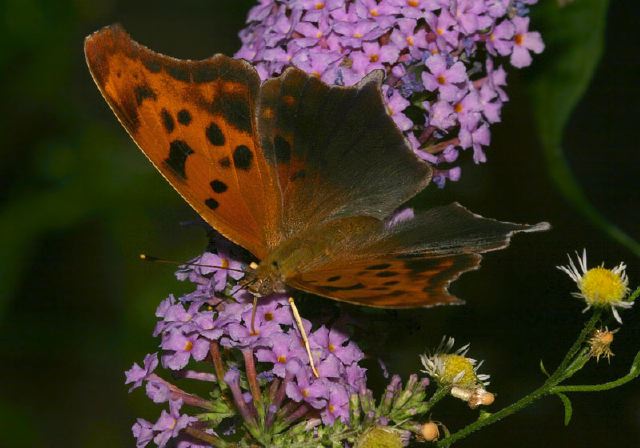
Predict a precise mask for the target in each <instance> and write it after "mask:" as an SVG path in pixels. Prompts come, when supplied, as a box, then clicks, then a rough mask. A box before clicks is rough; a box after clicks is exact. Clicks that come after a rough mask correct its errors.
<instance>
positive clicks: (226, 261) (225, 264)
mask: <svg viewBox="0 0 640 448" xmlns="http://www.w3.org/2000/svg"><path fill="white" fill-rule="evenodd" d="M220 266H222V267H223V268H224V269H227V268H228V267H229V260H227V259H226V258H223V259H222V262H220Z"/></svg>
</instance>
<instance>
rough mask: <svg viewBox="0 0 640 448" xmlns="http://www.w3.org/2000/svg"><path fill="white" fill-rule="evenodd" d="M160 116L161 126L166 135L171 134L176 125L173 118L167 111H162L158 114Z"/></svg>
mask: <svg viewBox="0 0 640 448" xmlns="http://www.w3.org/2000/svg"><path fill="white" fill-rule="evenodd" d="M160 116H161V117H162V124H163V125H164V128H165V129H166V130H167V133H169V134H171V133H172V132H173V130H174V129H175V127H176V124H175V123H174V121H173V117H172V116H171V114H170V113H169V111H168V110H167V109H162V111H161V112H160Z"/></svg>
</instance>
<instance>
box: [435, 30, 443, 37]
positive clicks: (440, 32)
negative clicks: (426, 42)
mask: <svg viewBox="0 0 640 448" xmlns="http://www.w3.org/2000/svg"><path fill="white" fill-rule="evenodd" d="M436 34H437V35H438V36H442V35H443V34H444V29H442V28H436Z"/></svg>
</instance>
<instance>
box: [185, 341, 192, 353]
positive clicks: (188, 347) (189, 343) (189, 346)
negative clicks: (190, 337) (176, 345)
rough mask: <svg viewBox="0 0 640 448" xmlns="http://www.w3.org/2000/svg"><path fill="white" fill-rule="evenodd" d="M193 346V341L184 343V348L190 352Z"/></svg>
mask: <svg viewBox="0 0 640 448" xmlns="http://www.w3.org/2000/svg"><path fill="white" fill-rule="evenodd" d="M192 348H193V342H191V341H187V342H185V343H184V349H183V350H184V351H185V352H190V351H191V349H192Z"/></svg>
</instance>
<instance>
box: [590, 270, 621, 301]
mask: <svg viewBox="0 0 640 448" xmlns="http://www.w3.org/2000/svg"><path fill="white" fill-rule="evenodd" d="M578 287H579V288H580V292H581V293H582V295H583V296H584V299H585V300H586V302H587V303H588V304H589V305H596V306H607V305H610V304H611V303H613V302H619V301H620V300H622V299H624V296H626V295H627V285H626V284H625V282H624V280H623V279H622V277H621V276H620V275H619V274H616V273H615V272H613V271H612V270H610V269H605V268H603V267H597V268H593V269H589V270H588V271H587V272H586V273H585V274H584V275H583V276H582V279H581V280H580V283H579V284H578Z"/></svg>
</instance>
